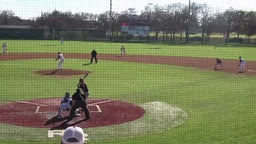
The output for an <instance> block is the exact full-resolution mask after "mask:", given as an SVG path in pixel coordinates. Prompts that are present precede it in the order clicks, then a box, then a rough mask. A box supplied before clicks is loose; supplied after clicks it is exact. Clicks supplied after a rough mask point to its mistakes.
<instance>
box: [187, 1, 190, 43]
mask: <svg viewBox="0 0 256 144" xmlns="http://www.w3.org/2000/svg"><path fill="white" fill-rule="evenodd" d="M189 24H190V0H189V2H188V19H187V22H186V43H189Z"/></svg>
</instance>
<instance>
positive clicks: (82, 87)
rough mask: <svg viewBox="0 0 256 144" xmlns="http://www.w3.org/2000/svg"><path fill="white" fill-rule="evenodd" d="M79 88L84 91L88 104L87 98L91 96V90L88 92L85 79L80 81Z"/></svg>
mask: <svg viewBox="0 0 256 144" xmlns="http://www.w3.org/2000/svg"><path fill="white" fill-rule="evenodd" d="M77 88H79V89H81V90H82V92H83V94H84V96H85V102H87V98H88V96H89V90H88V87H87V85H86V83H85V82H84V79H83V78H80V79H79V83H78V84H77Z"/></svg>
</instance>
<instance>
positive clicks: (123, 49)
mask: <svg viewBox="0 0 256 144" xmlns="http://www.w3.org/2000/svg"><path fill="white" fill-rule="evenodd" d="M120 51H121V55H125V47H124V46H123V45H122V46H121V49H120Z"/></svg>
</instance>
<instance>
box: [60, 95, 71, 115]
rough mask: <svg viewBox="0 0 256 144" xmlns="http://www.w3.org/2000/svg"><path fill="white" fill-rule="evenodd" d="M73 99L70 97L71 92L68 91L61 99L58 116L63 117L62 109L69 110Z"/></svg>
mask: <svg viewBox="0 0 256 144" xmlns="http://www.w3.org/2000/svg"><path fill="white" fill-rule="evenodd" d="M72 104H73V102H72V99H71V98H70V93H69V92H66V93H65V95H64V97H63V98H62V100H61V103H60V106H59V111H58V115H57V116H58V117H61V114H62V111H63V110H65V111H69V110H70V109H71V107H72Z"/></svg>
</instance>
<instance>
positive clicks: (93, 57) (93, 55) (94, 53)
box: [91, 49, 98, 63]
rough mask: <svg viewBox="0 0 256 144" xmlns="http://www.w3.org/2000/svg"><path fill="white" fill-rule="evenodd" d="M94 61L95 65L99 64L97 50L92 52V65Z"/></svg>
mask: <svg viewBox="0 0 256 144" xmlns="http://www.w3.org/2000/svg"><path fill="white" fill-rule="evenodd" d="M93 59H94V60H95V63H97V62H98V60H97V52H96V50H95V49H94V50H92V52H91V63H92V62H93Z"/></svg>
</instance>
